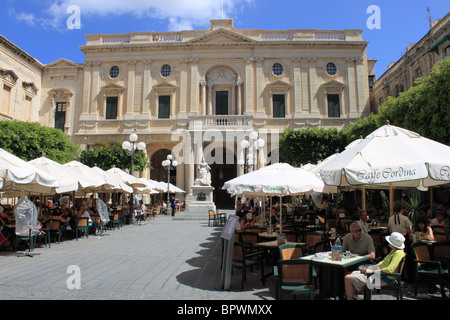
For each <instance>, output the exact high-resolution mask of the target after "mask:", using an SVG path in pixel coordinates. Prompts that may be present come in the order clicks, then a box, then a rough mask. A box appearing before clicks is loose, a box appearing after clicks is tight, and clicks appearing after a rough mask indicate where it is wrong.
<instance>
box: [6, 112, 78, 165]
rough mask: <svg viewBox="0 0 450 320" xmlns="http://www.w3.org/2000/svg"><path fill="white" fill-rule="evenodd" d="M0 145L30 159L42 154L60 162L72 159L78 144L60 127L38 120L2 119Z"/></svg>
mask: <svg viewBox="0 0 450 320" xmlns="http://www.w3.org/2000/svg"><path fill="white" fill-rule="evenodd" d="M0 147H1V148H3V149H5V150H6V151H8V152H11V153H12V154H14V155H15V156H17V157H19V158H21V159H23V160H25V161H30V160H33V159H36V158H39V157H41V156H42V153H44V152H45V154H46V157H47V158H49V159H52V160H54V161H56V162H58V163H61V164H64V163H66V162H69V161H71V160H72V159H73V158H74V157H75V156H76V153H77V152H78V146H77V145H76V144H74V143H73V142H72V141H71V140H70V138H69V137H68V136H67V135H65V134H64V133H63V132H62V131H61V130H60V129H55V128H49V127H45V126H41V125H40V124H39V123H37V122H23V121H17V120H14V121H0Z"/></svg>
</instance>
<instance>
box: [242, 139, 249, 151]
mask: <svg viewBox="0 0 450 320" xmlns="http://www.w3.org/2000/svg"><path fill="white" fill-rule="evenodd" d="M248 146H249V143H248V141H247V140H242V141H241V148H242V149H245V148H248Z"/></svg>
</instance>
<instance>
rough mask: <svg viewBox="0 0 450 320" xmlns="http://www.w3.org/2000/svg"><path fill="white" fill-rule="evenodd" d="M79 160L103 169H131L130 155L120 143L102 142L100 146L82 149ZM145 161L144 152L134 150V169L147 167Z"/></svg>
mask: <svg viewBox="0 0 450 320" xmlns="http://www.w3.org/2000/svg"><path fill="white" fill-rule="evenodd" d="M79 160H80V162H81V163H84V164H85V165H87V166H89V167H93V166H95V165H96V166H97V167H99V168H100V169H103V170H109V169H111V168H112V167H116V168H120V169H128V170H130V169H131V155H129V153H128V152H127V151H125V150H124V149H122V145H121V144H120V143H117V144H115V145H112V146H108V144H107V143H104V144H103V146H102V147H101V148H94V149H91V150H83V151H82V152H81V154H80V157H79ZM147 163H148V159H147V157H146V156H145V154H144V153H143V152H142V151H139V150H136V152H135V154H134V169H135V170H136V171H142V170H144V169H145V168H146V167H147Z"/></svg>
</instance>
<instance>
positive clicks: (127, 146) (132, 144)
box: [122, 133, 147, 217]
mask: <svg viewBox="0 0 450 320" xmlns="http://www.w3.org/2000/svg"><path fill="white" fill-rule="evenodd" d="M129 139H130V141H124V142H123V143H122V149H124V150H126V151H129V152H130V155H131V175H132V176H134V154H135V151H136V148H137V149H138V150H141V151H144V150H145V149H146V148H147V145H146V144H145V142H139V143H137V140H138V139H139V137H138V135H137V134H136V133H132V134H130V136H129ZM130 213H131V216H132V217H133V216H134V215H133V213H134V193H132V194H131V205H130Z"/></svg>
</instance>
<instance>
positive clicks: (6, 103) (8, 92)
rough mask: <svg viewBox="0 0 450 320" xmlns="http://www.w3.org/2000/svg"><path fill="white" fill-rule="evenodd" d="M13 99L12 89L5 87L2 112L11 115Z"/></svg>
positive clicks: (0, 110)
mask: <svg viewBox="0 0 450 320" xmlns="http://www.w3.org/2000/svg"><path fill="white" fill-rule="evenodd" d="M10 97H11V88H10V87H8V86H5V85H4V86H3V92H2V101H1V105H0V107H1V109H0V112H1V113H3V114H5V115H9V102H10V99H11V98H10Z"/></svg>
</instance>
